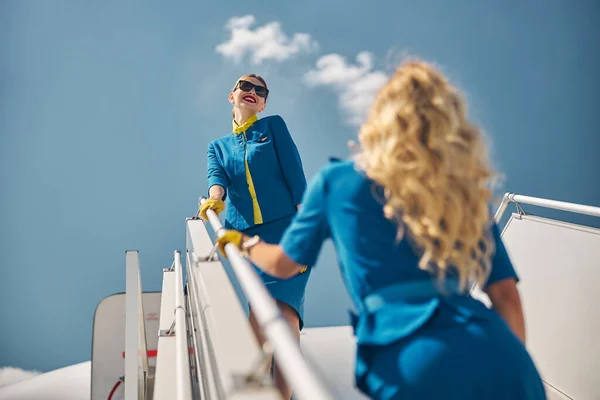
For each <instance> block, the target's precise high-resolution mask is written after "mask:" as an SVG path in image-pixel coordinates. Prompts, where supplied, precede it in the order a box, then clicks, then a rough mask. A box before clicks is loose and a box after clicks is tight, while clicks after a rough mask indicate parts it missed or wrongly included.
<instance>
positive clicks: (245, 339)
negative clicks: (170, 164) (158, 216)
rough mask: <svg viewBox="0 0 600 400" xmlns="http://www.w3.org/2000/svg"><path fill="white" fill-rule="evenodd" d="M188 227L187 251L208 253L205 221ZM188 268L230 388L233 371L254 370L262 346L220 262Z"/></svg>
mask: <svg viewBox="0 0 600 400" xmlns="http://www.w3.org/2000/svg"><path fill="white" fill-rule="evenodd" d="M187 229H188V251H190V252H191V253H194V254H195V255H196V256H197V257H202V256H207V255H208V254H209V253H210V250H211V249H212V246H211V243H212V241H211V239H210V236H209V235H208V232H207V231H206V228H205V227H204V224H203V222H202V221H200V220H189V221H188V222H187ZM188 271H189V272H190V273H192V274H194V276H193V277H190V278H189V279H188V280H190V282H193V283H194V284H195V286H196V287H195V288H194V290H195V291H196V292H197V293H198V296H199V297H200V299H199V300H200V301H202V309H200V310H198V311H199V312H200V313H202V314H203V316H204V320H205V321H206V323H207V325H209V326H208V329H209V330H210V331H211V332H212V333H213V335H212V336H211V337H210V340H211V344H212V346H213V349H214V351H215V355H217V356H218V357H216V361H217V365H218V369H219V372H220V373H221V374H222V378H224V379H225V381H224V382H223V385H224V387H225V389H226V390H227V389H228V388H230V387H231V385H232V384H233V382H232V380H231V378H232V374H235V373H239V374H242V373H247V372H248V371H251V370H252V368H253V367H254V366H255V364H256V362H257V360H259V359H260V357H261V350H260V346H259V345H258V342H257V341H256V338H255V337H254V333H253V332H252V329H251V327H250V325H249V323H248V319H247V317H246V313H245V312H244V309H243V308H242V306H241V304H240V303H239V300H238V297H237V295H236V293H235V290H234V289H233V286H232V284H231V281H230V280H229V277H228V276H227V272H226V271H225V269H224V268H223V266H222V265H221V262H220V261H213V262H199V263H198V265H197V266H191V268H188Z"/></svg>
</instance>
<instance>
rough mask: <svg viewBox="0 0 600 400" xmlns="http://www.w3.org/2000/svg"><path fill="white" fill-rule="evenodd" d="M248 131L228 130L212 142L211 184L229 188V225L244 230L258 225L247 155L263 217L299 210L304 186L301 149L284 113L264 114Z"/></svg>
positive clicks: (209, 152)
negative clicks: (249, 178) (291, 132)
mask: <svg viewBox="0 0 600 400" xmlns="http://www.w3.org/2000/svg"><path fill="white" fill-rule="evenodd" d="M245 136H246V137H244V135H243V134H238V135H234V134H233V133H229V134H227V135H226V136H223V137H222V138H220V139H217V140H214V141H212V142H210V143H209V145H208V189H209V190H210V188H211V186H213V185H221V186H223V187H224V188H225V199H227V203H228V204H227V210H226V214H225V227H226V228H228V229H230V228H233V229H237V230H245V229H248V228H250V227H252V226H253V225H254V211H253V206H252V197H251V195H250V191H249V189H248V181H247V180H246V168H245V160H247V161H248V166H249V169H250V173H251V175H252V181H253V183H254V189H255V191H256V197H257V200H258V204H259V206H260V210H261V213H262V219H263V223H267V222H270V221H274V220H276V219H279V218H282V217H285V216H289V215H293V214H295V213H296V205H297V204H300V203H301V201H302V196H303V194H304V190H305V189H306V178H305V176H304V170H303V168H302V161H301V159H300V154H299V153H298V149H297V147H296V144H295V143H294V141H293V140H292V137H291V135H290V133H289V131H288V129H287V126H286V124H285V122H284V121H283V118H281V117H280V116H279V115H274V116H270V117H266V118H261V119H259V120H258V121H256V122H255V123H254V124H253V125H252V126H250V127H249V128H248V130H247V131H246V135H245ZM246 138H247V140H246Z"/></svg>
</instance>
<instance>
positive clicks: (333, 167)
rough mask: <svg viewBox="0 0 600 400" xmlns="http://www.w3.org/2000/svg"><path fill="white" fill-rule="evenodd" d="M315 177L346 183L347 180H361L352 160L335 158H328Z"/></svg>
mask: <svg viewBox="0 0 600 400" xmlns="http://www.w3.org/2000/svg"><path fill="white" fill-rule="evenodd" d="M317 175H318V176H320V177H321V178H322V179H324V180H328V181H330V180H332V181H337V182H347V179H353V178H358V179H362V178H363V176H362V175H361V173H360V172H359V170H358V167H357V166H356V164H355V163H354V161H353V160H351V159H347V160H344V159H340V158H337V157H330V158H329V162H328V163H327V164H325V165H324V166H323V167H321V169H320V170H319V171H318V172H317Z"/></svg>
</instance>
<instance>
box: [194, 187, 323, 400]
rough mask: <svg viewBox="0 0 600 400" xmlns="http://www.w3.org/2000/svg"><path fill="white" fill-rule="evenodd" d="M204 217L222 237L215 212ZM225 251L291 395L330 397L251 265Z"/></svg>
mask: <svg viewBox="0 0 600 400" xmlns="http://www.w3.org/2000/svg"><path fill="white" fill-rule="evenodd" d="M204 201H206V198H205V197H201V198H200V204H203V203H204ZM206 216H207V217H208V220H209V222H210V224H211V226H212V229H213V230H214V232H215V234H216V235H217V237H221V236H222V235H223V233H224V228H223V225H222V224H221V221H219V218H218V217H217V214H216V213H215V212H214V211H213V210H207V212H206ZM225 253H226V254H227V258H228V259H229V261H230V262H231V267H232V269H233V272H234V273H235V275H236V277H237V279H238V281H239V282H240V285H241V286H242V290H243V291H244V293H245V295H246V297H247V299H248V301H249V302H250V304H251V305H252V311H253V312H254V315H256V319H257V321H258V323H259V325H260V327H261V328H262V330H263V332H264V334H265V336H266V337H267V339H268V340H269V342H270V343H271V345H272V346H273V349H274V351H275V353H276V354H277V359H278V366H279V368H280V369H281V371H282V373H283V375H284V377H285V379H286V381H287V382H288V384H290V385H291V386H292V387H293V390H294V396H295V397H296V398H298V399H301V400H321V399H333V397H332V396H331V395H330V393H329V391H328V390H327V389H326V387H325V385H324V384H323V382H322V381H321V379H320V378H319V377H318V376H317V375H316V374H315V373H314V371H313V370H312V369H311V368H310V366H309V365H308V363H307V362H306V360H305V359H304V356H303V355H302V352H301V350H300V345H299V343H298V340H297V339H296V337H295V336H294V334H293V332H292V330H291V328H290V326H289V324H288V323H287V321H286V320H285V318H284V317H283V315H282V314H281V311H280V310H279V307H278V306H277V304H276V303H275V300H273V298H272V297H271V296H270V295H269V292H268V291H267V289H266V288H265V286H264V284H263V282H262V281H261V279H260V278H259V276H258V274H257V273H256V272H255V271H254V268H253V267H252V266H251V265H250V263H249V262H248V261H247V260H246V259H245V258H244V257H243V256H242V255H241V254H240V252H239V250H238V248H237V247H236V246H235V245H233V244H231V243H229V244H227V245H226V246H225Z"/></svg>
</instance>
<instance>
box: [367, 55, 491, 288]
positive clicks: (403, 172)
mask: <svg viewBox="0 0 600 400" xmlns="http://www.w3.org/2000/svg"><path fill="white" fill-rule="evenodd" d="M359 141H360V148H359V150H358V154H356V162H357V165H358V166H359V167H360V168H361V169H362V170H364V172H365V173H366V174H367V176H368V177H369V178H371V179H372V180H373V181H374V182H376V183H378V184H379V185H381V186H382V187H383V189H384V195H385V205H384V213H385V216H386V218H388V219H390V220H392V221H394V222H396V223H397V224H398V239H399V240H400V239H401V238H402V237H403V236H404V233H405V231H406V233H408V234H409V238H410V239H411V240H412V242H413V244H414V245H416V247H417V248H418V249H419V251H421V252H422V255H421V259H420V262H419V267H420V268H421V269H424V270H427V271H430V272H432V273H435V274H437V277H438V278H439V279H440V280H443V279H444V278H445V277H446V276H447V275H448V272H450V271H451V269H455V271H456V272H457V273H458V276H459V282H460V288H461V290H465V289H466V288H467V287H468V286H469V285H471V284H472V283H473V282H474V281H476V282H478V283H480V284H483V283H484V282H485V280H487V277H488V274H489V271H490V262H491V260H490V259H491V254H492V253H493V251H494V249H495V247H494V244H495V243H494V241H493V240H491V238H490V222H491V219H490V213H489V202H490V199H491V196H492V192H491V190H490V188H489V185H488V184H489V183H490V180H491V178H492V175H493V173H492V167H491V163H490V161H489V160H488V155H487V146H486V144H485V142H484V140H483V136H482V134H481V132H480V130H479V129H478V128H477V127H476V126H475V125H474V124H472V123H471V122H469V120H468V119H467V117H466V106H465V102H464V100H463V98H462V96H461V94H460V93H459V91H458V90H457V89H456V88H454V87H453V86H451V85H450V84H449V83H448V81H447V80H446V78H445V77H444V76H443V75H442V74H441V73H439V72H438V71H436V70H435V68H433V66H431V65H430V64H428V63H425V62H422V61H410V62H407V63H405V64H403V65H401V66H400V67H399V68H398V69H397V70H396V71H395V73H394V74H393V76H392V77H391V79H390V80H389V81H388V82H387V83H386V84H385V85H384V86H383V88H382V89H381V90H380V91H379V93H378V94H377V96H376V98H375V101H374V103H373V106H372V108H371V110H370V114H369V117H368V120H367V122H366V123H365V124H364V125H363V126H362V128H361V130H360V133H359Z"/></svg>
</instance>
